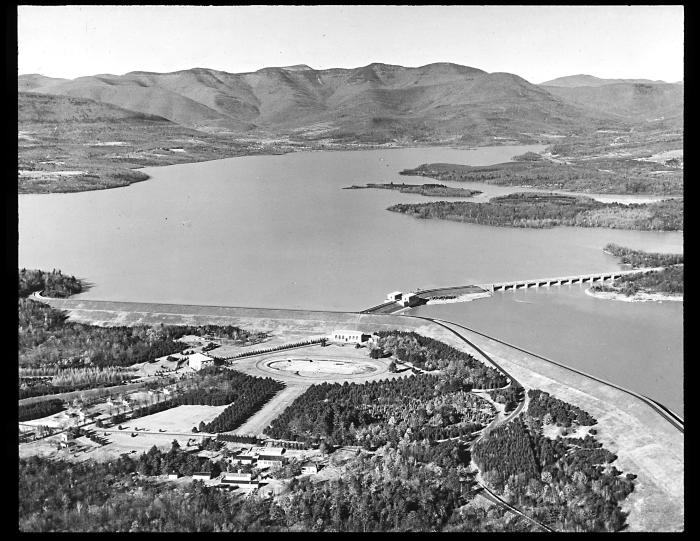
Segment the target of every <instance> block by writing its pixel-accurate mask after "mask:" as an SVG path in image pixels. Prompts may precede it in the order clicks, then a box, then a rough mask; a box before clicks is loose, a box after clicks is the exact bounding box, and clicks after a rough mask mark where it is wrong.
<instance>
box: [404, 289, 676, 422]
mask: <svg viewBox="0 0 700 541" xmlns="http://www.w3.org/2000/svg"><path fill="white" fill-rule="evenodd" d="M588 287H589V286H588V285H587V284H586V285H578V284H574V285H566V286H558V287H550V288H546V287H545V288H538V289H534V288H530V289H518V290H516V291H506V292H496V293H495V294H494V295H493V296H492V297H489V298H486V299H477V300H474V301H471V302H467V303H459V304H442V305H433V306H421V307H418V308H414V309H412V310H411V313H412V314H415V315H421V316H427V317H437V318H441V319H446V320H449V321H453V322H455V323H460V324H462V325H465V326H466V327H469V328H472V329H474V330H477V331H480V332H483V333H484V334H487V335H489V336H493V337H495V338H498V339H500V340H504V341H506V342H509V343H512V344H515V345H517V346H520V347H522V348H524V349H527V350H529V351H532V352H534V353H538V354H540V355H543V356H545V357H547V358H549V359H552V360H554V361H557V362H560V363H563V364H566V365H568V366H572V367H574V368H578V369H580V370H582V371H584V372H587V373H589V374H592V375H595V376H598V377H600V378H603V379H605V380H608V381H611V382H613V383H617V384H618V385H621V386H623V387H625V388H627V389H632V390H635V391H637V392H638V393H641V394H644V395H646V396H648V397H650V398H653V399H655V400H657V401H659V402H661V403H662V404H664V405H665V406H667V407H669V408H671V409H672V410H673V411H675V412H677V413H678V414H680V415H681V416H682V415H683V303H682V302H634V303H632V302H621V301H611V300H605V299H597V298H594V297H591V296H589V295H586V294H585V293H584V291H585V289H586V288H588Z"/></svg>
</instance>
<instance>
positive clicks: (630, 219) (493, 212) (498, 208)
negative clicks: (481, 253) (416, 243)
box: [387, 192, 683, 231]
mask: <svg viewBox="0 0 700 541" xmlns="http://www.w3.org/2000/svg"><path fill="white" fill-rule="evenodd" d="M387 210H389V211H392V212H400V213H402V214H408V215H410V216H413V217H415V218H421V219H431V218H432V219H435V218H436V219H440V220H452V221H458V222H468V223H475V224H483V225H491V226H508V227H529V228H548V227H555V226H562V225H563V226H577V227H607V228H612V229H636V230H644V231H677V230H682V229H683V201H682V200H679V199H669V200H665V201H657V202H653V203H631V204H629V205H624V204H622V203H616V202H614V203H602V202H600V201H596V200H595V199H591V198H589V197H584V196H569V195H559V194H552V193H537V192H523V193H513V194H508V195H504V196H500V197H493V198H491V199H490V200H489V202H488V203H469V202H465V201H433V202H430V203H398V204H396V205H392V206H391V207H389V208H388V209H387Z"/></svg>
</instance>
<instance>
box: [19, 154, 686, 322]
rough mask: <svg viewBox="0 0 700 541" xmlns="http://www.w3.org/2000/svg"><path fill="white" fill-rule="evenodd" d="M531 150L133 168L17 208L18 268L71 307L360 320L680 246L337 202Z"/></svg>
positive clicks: (664, 236) (646, 235)
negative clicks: (189, 307)
mask: <svg viewBox="0 0 700 541" xmlns="http://www.w3.org/2000/svg"><path fill="white" fill-rule="evenodd" d="M541 148H543V147H542V146H541V145H531V146H524V147H523V146H521V147H505V146H502V147H490V148H489V147H487V148H479V149H475V150H458V149H446V148H420V149H390V150H373V151H347V152H308V153H295V154H287V155H282V156H249V157H243V158H232V159H226V160H217V161H211V162H204V163H196V164H182V165H173V166H168V167H162V168H150V169H145V171H146V172H147V173H148V174H150V175H151V176H152V179H150V180H148V181H146V182H142V183H138V184H134V185H131V186H129V187H126V188H118V189H113V190H104V191H94V192H83V193H74V194H46V195H22V196H20V198H19V212H20V224H19V226H20V230H19V234H20V238H19V240H20V245H19V262H20V265H21V266H25V267H35V268H49V269H51V268H60V269H62V270H63V271H64V272H67V273H70V274H74V275H76V276H79V277H81V278H85V279H87V280H89V281H90V282H93V283H94V284H95V287H94V288H93V289H91V290H90V291H88V292H86V293H83V294H82V295H81V296H80V297H82V298H90V299H103V300H126V301H129V300H133V301H142V302H171V303H185V304H213V305H227V306H259V307H281V308H309V309H326V310H358V309H362V308H365V307H368V306H371V305H374V304H376V303H377V302H379V301H381V300H382V299H383V298H384V295H385V293H386V292H388V291H393V290H396V289H399V290H407V289H409V290H410V289H414V288H419V287H421V288H425V287H432V286H448V285H461V284H466V283H474V282H476V283H480V282H486V281H496V280H506V279H516V278H528V277H539V276H557V275H569V274H576V273H579V272H596V271H607V270H613V269H616V268H618V265H617V260H616V259H615V258H613V257H611V256H608V255H605V254H603V252H602V248H603V246H605V244H607V243H608V242H616V243H618V244H622V245H625V246H632V247H641V248H647V249H654V250H663V251H679V250H681V249H682V235H681V234H680V233H653V232H638V231H614V230H606V229H583V228H555V229H550V230H534V229H514V228H498V227H489V226H481V225H471V224H463V223H457V222H448V221H440V220H418V219H415V218H412V217H410V216H405V215H401V214H398V213H392V212H388V211H386V210H385V209H386V208H387V207H388V206H390V205H392V204H394V203H399V202H422V201H430V200H434V199H433V198H425V197H422V196H420V195H416V194H401V193H399V192H396V191H391V190H342V189H341V188H342V187H345V186H350V185H352V184H364V183H367V182H391V181H394V182H404V181H406V182H423V181H425V182H430V180H427V179H422V178H420V177H402V176H400V175H398V171H400V170H402V169H404V168H408V167H415V166H416V165H418V164H420V163H425V162H440V161H442V162H456V163H468V164H474V165H483V164H489V163H497V162H502V161H505V160H508V159H509V158H511V157H512V156H513V155H516V154H519V153H522V152H526V151H528V150H539V149H541ZM447 184H449V185H452V186H459V185H460V184H459V183H454V182H450V183H447ZM470 185H472V184H471V183H470ZM479 189H481V190H483V191H484V192H485V193H486V194H491V195H495V194H500V193H505V192H507V191H512V188H504V187H498V186H489V185H485V184H480V185H479ZM442 199H445V198H442Z"/></svg>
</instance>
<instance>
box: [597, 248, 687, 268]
mask: <svg viewBox="0 0 700 541" xmlns="http://www.w3.org/2000/svg"><path fill="white" fill-rule="evenodd" d="M603 251H604V252H607V253H609V254H610V255H614V256H616V257H619V258H620V262H621V263H623V264H625V265H631V266H632V268H634V269H636V268H639V267H668V266H671V265H679V264H682V263H683V254H659V253H650V252H644V251H642V250H633V249H632V248H626V247H624V246H620V245H618V244H613V243H610V244H606V245H605V248H603Z"/></svg>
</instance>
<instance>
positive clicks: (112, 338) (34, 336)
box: [18, 298, 187, 368]
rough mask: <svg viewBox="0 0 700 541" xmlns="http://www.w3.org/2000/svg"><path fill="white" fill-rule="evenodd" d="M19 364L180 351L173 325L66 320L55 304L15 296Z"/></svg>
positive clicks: (90, 361) (142, 357)
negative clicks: (110, 324)
mask: <svg viewBox="0 0 700 541" xmlns="http://www.w3.org/2000/svg"><path fill="white" fill-rule="evenodd" d="M18 309H19V342H18V346H19V347H18V354H19V365H20V366H23V367H40V366H45V365H51V366H60V367H63V368H74V367H75V368H82V367H107V366H130V365H133V364H136V363H142V362H147V361H153V360H154V359H156V358H157V357H162V356H164V355H170V354H172V353H177V352H180V351H182V350H184V349H186V348H187V344H184V343H182V342H176V341H175V339H174V338H173V335H174V334H173V333H174V332H175V329H176V328H172V327H161V328H151V327H146V326H136V327H98V326H96V325H84V324H82V323H75V322H72V321H67V317H66V315H65V314H64V313H63V312H61V311H59V310H56V309H54V308H51V307H49V306H46V305H44V304H41V303H38V302H35V301H33V300H31V299H23V298H20V299H19V302H18Z"/></svg>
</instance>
